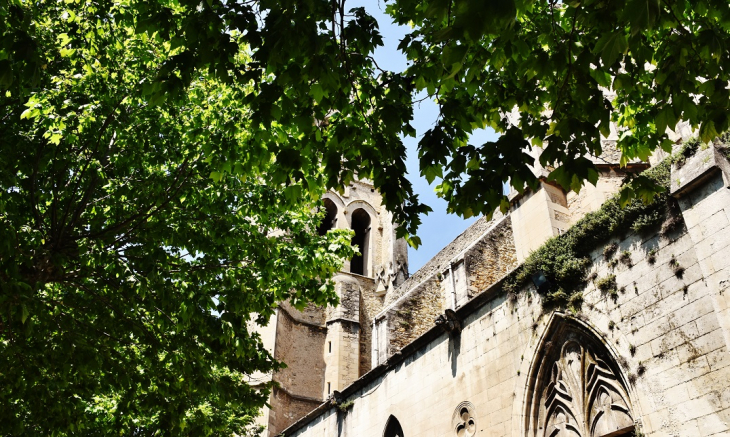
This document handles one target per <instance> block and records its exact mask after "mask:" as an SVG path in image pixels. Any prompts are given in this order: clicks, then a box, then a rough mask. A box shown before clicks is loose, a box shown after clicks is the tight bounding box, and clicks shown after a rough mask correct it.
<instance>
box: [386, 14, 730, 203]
mask: <svg viewBox="0 0 730 437" xmlns="http://www.w3.org/2000/svg"><path fill="white" fill-rule="evenodd" d="M388 10H389V12H390V13H391V15H392V16H393V17H394V18H395V19H396V21H397V22H399V23H402V24H406V23H411V25H412V26H413V28H414V30H413V31H412V32H411V33H410V34H409V35H408V36H407V37H406V38H405V39H404V40H403V41H402V42H401V45H400V47H401V49H402V50H403V51H404V52H405V53H406V54H407V55H408V57H409V59H410V60H411V61H412V65H411V66H410V67H409V68H408V70H407V71H406V73H405V74H406V75H407V76H408V77H411V78H413V79H414V83H415V86H416V90H426V92H427V93H428V94H429V95H430V96H433V97H434V98H435V99H437V101H438V103H439V106H440V108H441V117H440V120H439V123H438V125H437V126H436V127H435V128H434V129H432V130H431V131H429V132H428V133H427V134H426V136H425V137H424V138H423V139H422V141H421V142H420V144H419V152H420V157H421V168H422V169H428V168H430V167H436V168H437V169H438V173H439V174H441V173H443V174H444V178H443V182H442V183H441V185H440V188H439V190H440V192H441V193H442V195H443V196H444V197H445V198H446V199H447V200H448V201H449V205H450V207H451V208H452V209H454V210H456V211H458V212H461V213H465V212H469V211H470V210H471V211H474V212H485V213H489V212H490V211H491V210H493V209H494V208H495V207H497V206H498V205H499V201H500V197H501V196H500V195H499V194H500V190H499V187H500V184H501V183H502V182H505V181H506V180H507V178H510V177H511V184H512V186H513V187H514V188H516V189H517V190H521V189H522V187H523V186H524V184H525V183H527V184H530V185H532V184H534V183H535V182H536V181H535V176H534V175H533V174H532V172H530V170H529V167H528V165H529V164H531V163H532V158H531V157H530V156H529V155H528V154H526V153H525V151H526V150H527V149H529V148H530V147H531V145H530V143H528V140H529V141H530V142H531V144H533V145H537V146H539V147H542V148H543V151H542V154H541V155H540V164H542V165H543V166H546V167H552V168H554V170H553V171H552V172H551V173H550V176H549V178H550V179H553V180H555V181H557V182H559V183H560V184H561V185H562V186H563V187H565V188H566V189H573V190H578V189H580V187H581V185H582V184H583V181H584V180H588V181H591V182H593V183H595V181H596V179H597V177H598V174H597V172H596V170H595V167H594V166H593V164H591V162H589V161H588V160H587V159H586V155H595V156H598V155H600V154H601V152H602V149H601V142H600V136H601V135H604V136H608V135H609V133H610V127H611V122H615V123H616V125H617V127H618V130H619V133H620V139H619V141H618V148H619V149H620V151H621V152H622V157H621V164H622V165H624V164H626V163H627V162H629V161H630V160H632V159H635V158H639V159H642V160H647V159H648V157H649V155H650V154H651V153H652V152H653V151H654V150H655V149H657V148H659V147H662V148H665V149H667V150H669V149H671V141H669V140H668V138H667V134H666V131H667V129H674V128H675V126H676V124H677V123H678V122H679V121H680V120H683V121H686V122H688V123H689V124H690V125H691V126H692V127H694V128H699V134H700V137H701V139H702V141H705V142H707V141H711V140H712V139H714V138H715V137H716V136H717V135H718V132H723V131H724V130H726V129H727V128H728V127H729V126H730V124H729V123H730V119H729V118H728V115H729V113H730V111H729V109H730V107H729V106H728V105H729V104H730V94H729V91H728V83H730V54H729V52H728V48H730V5H729V4H728V2H726V1H724V0H699V1H685V0H648V1H647V0H616V1H613V0H612V1H605V0H570V1H566V2H558V1H532V0H493V1H489V2H486V3H484V2H477V1H471V0H468V1H455V2H451V1H443V0H432V1H426V2H423V1H416V0H395V1H394V2H393V3H392V4H391V5H390V6H389V7H388ZM510 113H513V114H514V115H516V116H517V118H518V119H519V121H518V122H516V123H515V122H514V117H513V118H512V119H510V117H508V115H509V114H510ZM483 126H490V127H492V128H494V129H496V130H497V131H499V132H504V135H503V136H502V137H501V138H500V139H499V140H497V141H496V142H494V143H487V144H484V145H468V144H466V139H467V136H468V134H469V133H470V132H472V131H473V129H474V128H475V127H483ZM432 171H433V170H432ZM646 182H647V181H646V180H645V179H643V180H639V181H638V183H637V191H638V192H639V194H640V195H643V196H645V195H646V193H647V192H651V191H652V190H655V189H656V188H657V187H656V186H647V184H646Z"/></svg>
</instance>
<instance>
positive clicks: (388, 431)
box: [383, 414, 405, 437]
mask: <svg viewBox="0 0 730 437" xmlns="http://www.w3.org/2000/svg"><path fill="white" fill-rule="evenodd" d="M383 437H405V434H403V428H401V426H400V422H398V419H396V418H395V416H393V415H392V414H391V415H390V417H388V421H387V422H386V423H385V431H383Z"/></svg>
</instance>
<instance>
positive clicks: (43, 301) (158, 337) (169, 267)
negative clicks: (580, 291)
mask: <svg viewBox="0 0 730 437" xmlns="http://www.w3.org/2000/svg"><path fill="white" fill-rule="evenodd" d="M387 10H388V12H389V13H390V15H391V16H392V17H393V18H394V20H395V21H396V22H398V23H401V24H408V25H410V26H411V28H412V31H411V32H410V34H409V35H408V36H407V37H406V38H405V39H404V40H403V41H401V43H400V46H399V47H400V49H401V50H402V51H403V52H404V53H405V54H406V55H407V56H408V58H409V60H410V61H411V64H410V66H409V67H408V69H407V70H406V71H403V72H390V71H384V70H382V69H380V68H379V67H378V65H377V63H376V62H375V60H374V59H373V57H372V55H373V52H374V49H375V48H376V47H377V46H379V45H381V44H382V38H381V36H380V34H379V32H378V24H377V22H376V21H375V20H374V19H373V18H372V17H371V16H369V15H368V14H367V13H366V11H365V10H364V9H362V8H353V9H350V8H348V7H347V5H346V3H345V1H344V0H260V1H253V0H249V1H240V2H234V1H223V0H206V1H202V2H201V1H199V0H195V1H191V0H153V1H142V0H67V1H66V2H62V3H55V2H45V1H39V2H28V1H23V0H6V1H3V2H0V17H2V19H0V89H2V92H3V93H4V94H3V95H1V96H0V99H2V100H0V108H2V109H1V111H2V112H1V113H0V117H2V125H0V129H2V132H1V134H2V136H1V137H0V142H1V143H0V144H1V147H2V150H1V152H2V155H1V156H2V161H1V163H0V165H2V169H0V181H2V182H1V183H2V190H0V196H1V197H0V220H2V223H3V224H2V227H1V228H0V232H2V234H3V235H2V238H1V239H0V241H1V242H2V243H1V244H2V250H1V251H0V262H1V264H2V269H3V270H2V273H1V274H2V287H3V291H2V293H3V294H2V302H1V303H0V305H1V308H2V314H3V315H2V317H3V319H2V323H3V326H2V331H1V332H2V334H1V335H2V345H3V346H2V347H3V348H5V349H4V350H3V351H2V352H3V353H2V355H1V356H2V359H3V360H5V361H4V363H3V365H2V367H1V368H2V369H3V378H6V379H5V380H4V381H5V382H7V383H6V384H3V385H2V387H3V388H2V389H1V390H3V391H2V393H3V396H4V397H3V399H4V400H7V399H14V402H15V404H14V405H13V407H12V408H11V409H3V413H2V414H9V415H10V418H11V419H12V420H10V421H9V422H8V421H3V422H2V423H3V424H7V423H11V424H30V423H32V424H33V426H38V427H41V428H39V429H57V430H72V428H71V427H72V426H79V425H78V424H79V423H82V422H83V420H86V419H83V420H82V417H83V418H85V417H87V416H85V415H84V414H88V413H85V412H87V411H98V410H94V409H93V408H92V407H91V406H90V405H92V403H93V402H97V401H94V400H93V399H92V398H90V397H89V394H91V393H101V394H102V395H100V396H101V397H100V398H99V399H100V400H99V401H98V402H97V404H94V405H101V404H102V403H104V402H108V403H109V404H108V405H112V407H109V408H112V409H111V410H110V409H105V410H104V411H121V412H124V413H125V414H113V415H108V416H107V415H104V414H101V413H99V415H98V417H99V419H98V420H100V421H109V423H117V424H118V423H120V421H121V422H124V421H126V420H129V421H130V422H129V423H130V424H127V423H125V424H124V426H130V427H137V428H136V429H140V428H143V427H144V426H145V425H144V424H146V423H151V422H145V420H152V419H144V420H143V419H135V417H142V416H144V415H142V414H139V415H137V416H135V414H133V413H129V412H130V411H132V412H134V411H142V410H144V409H148V408H152V409H154V408H159V411H160V413H159V415H158V416H154V417H156V419H154V420H158V421H160V422H159V423H164V424H166V425H168V424H169V425H170V426H177V427H180V428H182V427H183V424H185V425H184V426H188V427H189V426H192V425H188V424H192V423H193V422H194V423H206V424H208V425H205V426H214V425H212V424H213V423H219V424H220V426H221V427H224V426H227V425H226V423H228V422H226V421H222V422H217V421H215V420H212V419H211V420H208V419H205V420H203V419H201V421H199V422H196V420H197V419H195V420H193V419H187V418H188V417H205V418H210V417H211V414H214V413H209V412H210V411H218V412H226V413H225V414H228V412H230V411H231V410H230V409H227V407H226V406H227V405H230V403H231V402H235V401H236V399H240V398H239V397H236V396H234V395H233V394H232V393H233V392H234V391H235V390H234V388H233V385H231V384H227V383H222V382H220V381H222V379H221V378H224V375H229V373H228V372H233V373H230V374H232V375H241V374H247V373H248V371H249V370H250V369H253V368H258V369H265V368H267V366H269V367H268V368H272V367H273V366H274V365H273V363H272V362H271V360H270V357H268V356H266V355H265V354H264V353H263V352H262V351H261V349H260V348H257V347H256V344H255V343H256V340H255V339H254V338H253V337H251V336H250V335H248V334H247V333H245V331H246V329H247V328H246V322H248V321H249V320H250V318H251V316H250V315H249V314H250V312H251V311H253V312H259V313H260V314H262V317H263V316H265V315H266V314H268V311H270V310H271V306H272V305H273V302H275V301H276V300H277V299H282V298H286V297H288V296H289V290H319V289H318V288H317V287H316V286H314V283H315V282H316V280H315V278H317V277H318V276H319V277H322V278H324V277H326V276H327V274H328V272H331V271H333V270H334V269H336V265H337V262H336V260H335V257H334V254H337V255H346V254H347V253H348V250H347V249H346V248H345V246H346V245H345V244H343V243H344V241H343V240H341V239H340V237H341V236H339V235H338V234H333V235H332V236H329V235H328V236H327V237H325V238H324V240H326V241H322V239H319V238H318V237H316V236H311V235H310V234H309V233H307V232H305V230H306V229H309V228H310V226H308V224H311V220H312V219H311V217H310V214H309V211H310V208H309V205H308V201H307V199H310V198H316V197H317V196H318V195H319V194H321V193H322V192H323V191H324V190H325V189H327V188H338V187H342V186H343V185H345V184H347V183H348V182H349V181H350V180H352V179H353V178H354V177H355V175H356V174H357V175H360V176H361V177H362V176H366V177H368V178H370V179H371V180H372V181H373V182H374V184H375V186H376V187H377V188H379V189H380V191H381V193H382V194H383V198H384V202H385V205H386V207H387V208H388V209H389V210H391V211H393V212H394V214H395V218H396V220H397V221H398V222H400V223H401V224H402V226H401V227H400V228H399V232H400V234H401V235H407V236H408V238H409V241H410V242H411V244H414V245H417V244H418V238H417V237H415V236H414V233H415V231H416V228H417V226H418V224H419V214H421V213H424V212H427V211H428V207H426V206H425V205H422V204H421V203H420V202H419V201H418V198H417V196H415V195H414V193H413V191H412V188H411V185H410V183H409V182H408V180H407V179H406V177H405V164H404V158H405V148H404V146H403V143H402V137H403V136H407V135H414V134H415V132H414V129H413V128H412V126H411V125H410V121H411V119H412V116H413V105H414V96H415V95H416V94H417V93H423V92H425V93H426V94H427V98H430V99H434V100H435V101H436V102H437V103H438V105H439V108H440V116H439V119H438V122H437V123H436V125H435V126H434V127H433V129H431V130H429V131H428V132H427V133H426V134H425V135H424V136H423V137H422V138H421V139H420V141H419V158H420V166H421V172H422V174H423V175H425V176H426V177H427V178H428V179H429V180H436V179H439V185H438V187H437V191H438V193H439V194H440V195H441V196H443V197H444V198H445V199H446V200H447V201H448V202H449V208H450V209H451V210H452V211H455V212H457V213H460V214H462V215H470V214H478V213H487V214H489V213H491V212H492V211H493V210H494V209H496V208H499V207H504V206H505V205H506V201H505V198H504V196H503V194H502V184H503V183H504V182H506V181H509V183H510V184H511V185H512V186H513V187H514V188H516V189H517V190H522V189H523V188H524V187H525V185H534V184H535V183H536V179H535V176H534V175H533V173H532V172H531V171H530V165H531V164H533V158H532V157H531V154H529V153H527V152H528V151H529V150H530V148H531V147H534V146H541V147H544V151H543V153H542V154H541V156H540V163H541V164H542V165H543V166H545V167H552V168H554V170H553V171H552V172H551V174H550V178H551V179H553V180H556V181H557V182H559V183H560V184H561V185H563V186H564V187H566V188H568V189H579V188H580V186H581V185H582V184H583V183H584V181H585V180H588V181H591V182H595V180H596V177H597V172H596V170H595V168H594V165H593V164H592V163H591V161H589V160H588V159H587V158H586V156H587V155H589V154H594V155H598V154H600V153H601V151H602V150H601V142H600V134H603V135H606V134H607V133H608V132H609V130H610V126H611V124H612V122H613V123H615V124H616V125H617V127H618V130H619V131H620V133H621V136H620V140H619V141H618V147H619V149H620V150H621V152H622V162H623V163H626V162H628V161H629V160H632V159H635V158H641V159H646V158H647V157H648V155H649V154H650V153H651V152H652V151H653V150H655V149H656V148H658V147H663V148H668V147H669V146H670V145H671V144H670V143H669V142H668V141H667V136H666V129H674V128H675V125H676V124H677V122H679V121H686V122H689V124H690V125H691V126H693V127H695V128H699V134H700V136H701V139H702V140H703V141H708V140H711V139H712V138H714V137H715V136H716V135H717V132H722V131H725V130H727V128H728V127H729V126H728V124H729V121H728V104H730V103H729V102H730V98H729V97H730V96H729V95H728V93H729V91H728V88H727V85H728V80H729V79H730V77H729V76H728V75H729V72H728V71H729V68H730V58H729V57H730V50H728V48H730V47H729V46H730V44H729V42H730V5H728V3H727V1H726V0H691V1H689V0H612V1H605V0H570V1H566V2H558V1H547V0H489V1H486V2H485V1H479V0H458V1H450V0H392V1H391V2H390V4H389V5H388V9H387ZM606 90H608V91H609V93H608V95H607V94H606V92H605V91H606ZM510 114H515V115H517V116H518V117H517V119H518V121H517V122H514V123H513V122H510V120H515V118H514V117H509V115H510ZM486 126H489V127H492V128H494V129H496V130H497V131H498V132H500V133H502V134H503V135H502V136H501V137H500V139H499V140H497V141H495V142H489V143H486V144H469V143H468V137H469V134H470V133H471V132H472V131H473V130H474V129H477V128H482V127H486ZM637 187H638V188H637V189H638V190H639V191H641V192H639V193H638V194H640V195H642V196H646V195H647V193H646V192H647V191H652V190H654V189H656V184H650V183H648V182H647V180H644V181H643V182H642V183H640V184H638V185H637ZM310 196H311V197H310ZM625 197H626V199H624V200H625V201H628V200H629V199H630V198H631V195H628V194H627V195H626V196H625ZM274 229H281V230H284V231H287V232H286V233H284V234H275V233H274V231H273V230H274ZM328 244H330V245H331V246H329V248H330V249H331V250H329V251H328V250H325V249H326V248H327V247H328V246H327V245H328ZM312 287H314V288H312ZM82 290H83V292H81V291H82ZM234 291H235V293H234ZM296 293H297V294H296V296H295V298H296V299H298V300H300V302H302V303H304V302H306V301H307V300H314V301H316V302H320V303H321V302H324V301H327V300H328V297H331V294H329V291H328V289H326V288H325V289H324V290H323V291H322V292H321V293H319V292H315V293H314V294H306V293H305V292H303V291H302V292H300V291H297V292H296ZM214 298H216V299H217V300H216V299H214ZM212 311H216V312H218V313H220V314H221V317H220V318H218V317H216V316H214V315H212ZM26 331H27V332H26ZM47 333H51V334H49V335H46V334H47ZM21 335H22V336H25V337H21ZM107 342H108V343H107ZM182 345H185V347H183V346H182ZM232 350H233V351H234V352H236V353H237V354H238V355H236V353H233V354H231V353H229V352H231V351H232ZM162 351H166V352H165V353H163V352H162ZM173 351H176V352H175V353H173ZM190 351H193V352H190ZM80 357H84V359H81V358H80ZM18 362H23V363H33V364H34V365H33V366H29V365H23V366H17V365H14V364H15V363H18ZM244 362H245V363H247V364H242V363H244ZM38 363H42V365H38ZM80 363H84V364H83V366H82V365H81V364H80ZM109 363H116V364H114V365H113V367H110V366H112V365H111V364H109ZM150 363H154V366H156V367H155V369H157V370H155V372H156V373H155V375H158V376H160V378H157V377H156V378H157V379H156V382H155V384H154V385H151V384H148V382H149V381H150V380H148V379H146V378H150V377H149V372H146V371H143V369H149V368H150V366H152V365H153V364H150ZM211 363H215V365H210V364H211ZM246 366H250V367H246ZM5 369H9V370H7V371H6V370H5ZM33 372H35V374H34V373H33ZM120 372H121V373H120ZM125 372H126V373H125ZM216 372H218V373H216ZM221 372H222V373H221ZM33 374H34V375H35V376H32V377H31V375H33ZM117 374H119V375H127V376H117ZM21 375H22V376H23V377H22V378H21V377H20V376H21ZM59 375H60V376H59ZM88 375H93V377H88ZM165 375H166V376H165ZM181 375H182V376H181ZM191 375H201V377H200V378H198V379H196V380H193V379H192V378H191ZM236 377H237V376H236ZM233 379H234V380H236V379H235V378H233ZM18 381H20V382H18ZM59 381H60V382H59ZM201 381H207V382H205V383H203V382H201ZM237 381H238V380H237ZM186 384H192V385H186ZM195 384H209V385H205V387H207V388H201V387H203V386H202V385H201V386H196V385H195ZM211 384H212V385H211ZM215 384H217V385H215ZM212 386H215V387H216V389H215V390H212V389H211V390H208V389H209V388H210V387H212ZM19 390H20V391H19ZM236 390H237V389H236ZM245 390H247V389H245V388H244V391H245ZM137 392H139V393H144V396H141V395H137V394H135V395H131V394H130V393H137ZM18 393H25V394H27V397H25V396H20V397H19V396H16V395H17V394H18ZM125 393H127V394H128V395H125ZM210 393H215V396H209V394H210ZM183 394H184V395H183ZM119 396H122V397H119ZM124 396H127V397H124ZM186 396H187V397H186ZM196 396H198V397H196ZM251 396H254V394H253V393H251ZM62 399H63V401H62ZM69 399H70V400H71V401H69ZM142 399H146V400H144V401H143V400H142ZM248 399H252V397H249V398H248ZM69 402H71V403H73V402H76V404H74V405H75V407H74V408H67V406H66V404H67V403H69ZM197 402H199V403H198V404H197V405H204V406H205V407H203V406H201V407H200V408H199V409H197V410H195V409H191V407H190V405H193V404H196V403H197ZM254 403H255V402H254ZM105 405H106V404H105ZM61 406H63V407H64V408H65V410H64V411H65V412H68V414H65V415H56V414H47V415H40V416H39V415H38V412H40V411H43V412H46V411H48V412H53V411H60V410H59V409H60V408H61ZM54 408H55V410H54ZM115 409H116V410H115ZM125 409H127V410H125ZM145 411H147V410H145ZM236 411H244V410H240V409H239V410H236ZM8 412H10V413H8ZM82 413H83V414H82ZM221 414H223V413H221ZM29 417H33V418H34V419H33V420H32V421H30V419H28V418H29ZM58 417H64V419H63V423H50V421H52V420H56V418H58ZM144 417H148V418H149V417H152V416H144ZM226 417H227V418H229V419H230V420H234V419H231V417H233V416H226ZM127 418H129V419H127ZM229 419H226V420H229ZM59 420H60V419H59ZM135 420H138V421H139V422H134V421H135ZM206 420H207V421H206ZM235 420H238V419H235ZM241 420H244V419H241ZM133 422H134V423H136V424H135V425H131V423H133ZM105 423H106V422H105ZM236 423H239V422H236ZM7 426H10V425H7ZM115 426H116V425H115ZM119 426H122V425H119ZM215 426H217V425H215ZM188 429H190V428H188ZM206 429H208V428H206Z"/></svg>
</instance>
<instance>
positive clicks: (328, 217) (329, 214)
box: [317, 199, 337, 235]
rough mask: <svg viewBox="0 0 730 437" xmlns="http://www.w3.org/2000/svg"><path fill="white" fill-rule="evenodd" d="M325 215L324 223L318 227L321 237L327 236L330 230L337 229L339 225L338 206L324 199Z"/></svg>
mask: <svg viewBox="0 0 730 437" xmlns="http://www.w3.org/2000/svg"><path fill="white" fill-rule="evenodd" d="M323 203H324V209H325V215H324V218H323V219H322V222H321V223H320V224H319V226H318V227H317V233H318V234H319V235H324V234H326V233H327V232H328V231H329V230H331V229H334V228H335V224H336V223H337V206H336V205H335V203H334V202H333V201H331V200H330V199H324V202H323Z"/></svg>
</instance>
